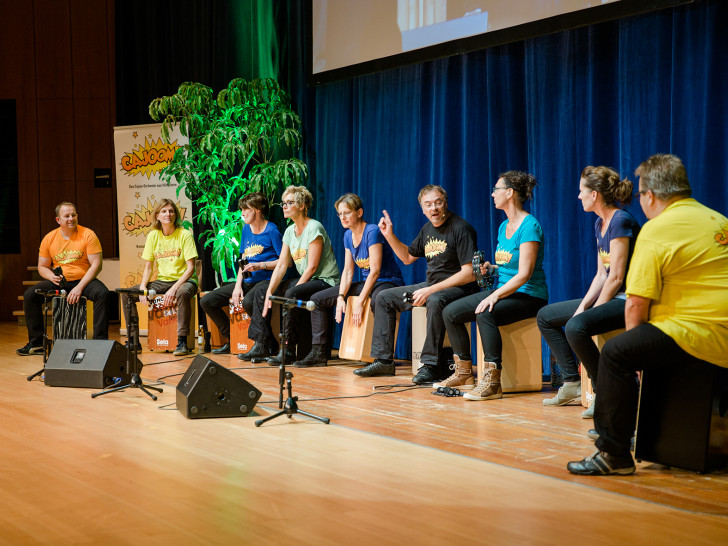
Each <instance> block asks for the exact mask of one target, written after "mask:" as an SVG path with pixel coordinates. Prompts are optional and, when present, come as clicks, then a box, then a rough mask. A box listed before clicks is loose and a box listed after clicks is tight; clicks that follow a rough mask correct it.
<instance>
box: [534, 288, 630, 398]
mask: <svg viewBox="0 0 728 546" xmlns="http://www.w3.org/2000/svg"><path fill="white" fill-rule="evenodd" d="M580 303H581V299H577V300H568V301H562V302H559V303H552V304H551V305H547V306H546V307H544V308H543V309H541V310H540V311H539V312H538V317H537V321H538V329H539V330H541V335H542V336H543V338H544V339H545V340H546V343H548V346H549V347H550V348H551V352H552V353H553V354H554V356H556V363H557V364H558V365H559V367H560V368H561V371H562V372H563V375H564V381H579V379H580V375H579V361H581V363H582V364H583V365H584V368H586V371H587V373H588V374H589V378H590V379H591V380H592V387H593V388H594V391H596V388H597V378H598V367H599V349H597V346H596V344H595V343H594V341H593V340H592V336H595V335H597V334H603V333H605V332H611V331H612V330H617V329H619V328H624V300H622V299H617V298H615V299H612V300H610V301H608V302H607V303H604V304H602V305H599V306H598V307H592V308H591V309H587V310H586V311H584V312H582V313H579V314H578V315H576V316H574V312H575V311H576V309H577V307H579V304H580ZM572 350H573V352H572ZM574 353H576V357H577V358H578V360H577V359H576V358H574Z"/></svg>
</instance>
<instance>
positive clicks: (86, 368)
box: [43, 339, 142, 389]
mask: <svg viewBox="0 0 728 546" xmlns="http://www.w3.org/2000/svg"><path fill="white" fill-rule="evenodd" d="M141 369H142V363H141V362H139V364H137V371H138V372H141ZM131 371H132V370H129V369H127V365H126V347H125V346H124V345H122V344H121V343H119V342H118V341H114V340H105V339H57V340H56V341H55V342H54V343H53V350H52V351H51V354H50V356H49V357H48V362H46V365H45V371H44V375H43V377H44V382H45V384H46V385H48V386H51V387H88V388H92V389H103V388H106V387H109V386H111V385H113V384H114V382H115V378H119V379H120V380H121V381H120V382H119V384H120V385H124V384H127V383H129V381H130V380H131Z"/></svg>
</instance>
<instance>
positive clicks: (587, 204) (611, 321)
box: [538, 167, 640, 418]
mask: <svg viewBox="0 0 728 546" xmlns="http://www.w3.org/2000/svg"><path fill="white" fill-rule="evenodd" d="M632 189H633V186H632V182H630V181H629V180H626V179H625V180H620V178H619V175H618V174H617V173H616V172H615V171H613V170H612V169H610V168H608V167H586V168H585V169H584V170H583V171H582V173H581V179H580V180H579V199H580V200H581V204H582V206H583V207H584V210H585V211H586V212H593V213H595V214H596V215H597V219H596V222H595V223H594V233H595V235H596V239H597V274H596V275H595V276H594V280H592V283H591V286H590V287H589V290H588V291H587V293H586V295H585V296H584V297H583V298H579V299H575V300H569V301H562V302H559V303H552V304H551V305H548V306H546V307H544V308H543V309H541V311H539V313H538V328H539V330H541V335H543V337H544V339H545V340H546V343H548V344H549V347H551V352H552V353H553V354H554V355H555V356H556V363H557V364H558V365H559V367H560V368H561V370H562V372H563V374H564V385H563V386H562V387H561V388H560V389H559V392H558V393H557V394H556V396H555V397H553V398H548V399H546V400H544V401H543V403H544V405H545V406H564V405H566V404H571V403H575V402H577V401H581V377H580V375H579V361H581V363H582V364H583V365H584V368H586V371H587V373H588V374H589V377H590V378H591V380H592V386H593V387H594V391H595V392H596V379H597V366H598V363H599V349H598V348H597V346H596V345H595V343H594V341H593V340H592V336H595V335H597V334H603V333H604V332H610V331H612V330H617V329H619V328H624V303H625V299H626V296H625V294H624V281H625V279H626V277H627V268H628V266H629V261H630V259H631V258H632V251H633V250H634V243H635V240H636V239H637V234H638V233H639V230H640V226H639V224H638V223H637V220H635V219H634V217H633V216H632V215H631V214H630V213H629V212H627V211H626V210H623V209H621V208H619V207H621V206H622V205H627V204H629V202H630V201H631V200H632ZM572 350H573V352H572ZM574 353H576V356H577V357H578V359H579V361H577V360H576V359H575V358H574ZM593 416H594V402H593V401H592V404H591V405H590V406H589V408H588V409H587V410H586V411H585V412H584V413H583V417H584V418H591V417H593Z"/></svg>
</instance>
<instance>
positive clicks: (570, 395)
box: [543, 381, 581, 406]
mask: <svg viewBox="0 0 728 546" xmlns="http://www.w3.org/2000/svg"><path fill="white" fill-rule="evenodd" d="M577 402H578V403H579V404H581V381H567V382H566V383H564V384H563V385H562V386H561V388H560V389H559V391H558V392H557V393H556V396H554V397H553V398H546V399H545V400H544V401H543V405H544V406H567V405H569V404H574V403H577Z"/></svg>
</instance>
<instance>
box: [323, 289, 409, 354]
mask: <svg viewBox="0 0 728 546" xmlns="http://www.w3.org/2000/svg"><path fill="white" fill-rule="evenodd" d="M365 283H366V281H359V282H355V283H352V285H351V286H350V287H349V291H348V292H347V293H346V297H347V298H348V297H349V296H358V295H359V294H361V291H362V289H363V288H364V284H365ZM396 286H397V285H396V284H394V283H391V282H376V283H374V288H372V292H371V294H370V304H369V307H370V308H371V310H372V313H374V309H375V308H376V300H377V294H379V292H381V291H382V290H385V289H387V288H394V287H396ZM338 298H339V285H338V284H337V285H336V286H332V287H331V288H327V289H326V290H321V291H320V292H316V293H315V294H314V295H313V296H311V301H313V302H314V303H315V304H316V309H314V310H313V311H311V333H312V334H313V340H312V343H313V344H314V345H316V344H319V345H323V344H325V343H326V340H327V335H326V334H327V332H328V328H329V318H328V315H329V309H331V308H332V307H335V306H336V301H337V299H338Z"/></svg>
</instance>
